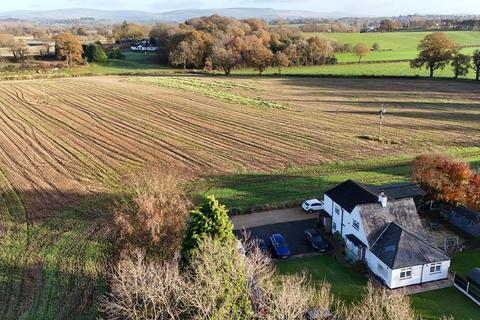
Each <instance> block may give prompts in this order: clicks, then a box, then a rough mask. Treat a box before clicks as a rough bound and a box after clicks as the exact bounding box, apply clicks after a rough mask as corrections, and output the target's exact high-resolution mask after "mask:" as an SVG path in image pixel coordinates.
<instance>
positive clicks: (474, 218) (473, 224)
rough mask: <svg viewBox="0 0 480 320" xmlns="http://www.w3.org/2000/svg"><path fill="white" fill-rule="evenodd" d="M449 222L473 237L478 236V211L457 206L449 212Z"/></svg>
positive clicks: (479, 230) (479, 223)
mask: <svg viewBox="0 0 480 320" xmlns="http://www.w3.org/2000/svg"><path fill="white" fill-rule="evenodd" d="M450 223H451V224H453V225H454V226H456V227H457V228H459V229H461V230H463V231H465V232H466V233H468V234H470V235H471V236H474V237H480V212H477V211H475V210H472V209H469V208H467V207H465V206H458V207H455V208H453V209H452V211H451V213H450Z"/></svg>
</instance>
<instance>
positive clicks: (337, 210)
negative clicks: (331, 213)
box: [335, 205, 340, 214]
mask: <svg viewBox="0 0 480 320" xmlns="http://www.w3.org/2000/svg"><path fill="white" fill-rule="evenodd" d="M335 213H336V214H340V207H339V206H337V205H335Z"/></svg>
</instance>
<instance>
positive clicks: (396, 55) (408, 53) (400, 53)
mask: <svg viewBox="0 0 480 320" xmlns="http://www.w3.org/2000/svg"><path fill="white" fill-rule="evenodd" d="M478 49H480V47H469V48H463V49H462V50H461V51H462V53H463V54H466V55H470V56H471V55H472V54H473V52H474V51H475V50H478ZM417 53H418V51H417V50H416V49H413V50H394V51H372V52H370V53H369V54H368V55H367V56H366V57H363V58H362V61H389V60H412V59H415V58H416V57H417ZM336 57H337V60H338V62H339V63H345V62H358V57H357V56H356V55H354V54H353V53H337V54H336Z"/></svg>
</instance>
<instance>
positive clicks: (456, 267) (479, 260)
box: [450, 249, 480, 311]
mask: <svg viewBox="0 0 480 320" xmlns="http://www.w3.org/2000/svg"><path fill="white" fill-rule="evenodd" d="M473 268H480V249H473V250H467V251H464V252H462V253H458V254H456V255H455V256H454V258H453V263H452V267H451V268H450V272H456V273H458V274H459V275H460V276H461V277H463V278H465V277H466V276H467V273H468V271H470V270H472V269H473ZM479 311H480V310H479Z"/></svg>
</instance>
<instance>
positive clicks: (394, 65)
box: [233, 62, 475, 79]
mask: <svg viewBox="0 0 480 320" xmlns="http://www.w3.org/2000/svg"><path fill="white" fill-rule="evenodd" d="M233 74H239V75H258V72H257V71H255V70H252V69H239V70H235V71H234V72H233ZM263 74H264V75H276V74H278V70H277V69H275V68H270V69H268V70H266V71H265V72H264V73H263ZM282 75H288V76H339V77H428V76H429V72H428V70H426V69H412V68H410V64H409V62H387V63H373V64H348V65H322V66H312V67H289V68H285V69H283V70H282ZM434 76H435V77H436V78H438V77H440V78H453V71H452V70H451V67H450V66H447V67H446V68H445V69H444V70H436V71H435V74H434ZM461 78H466V79H474V78H475V74H474V72H473V70H472V71H470V72H469V74H468V75H467V76H465V77H461Z"/></svg>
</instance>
